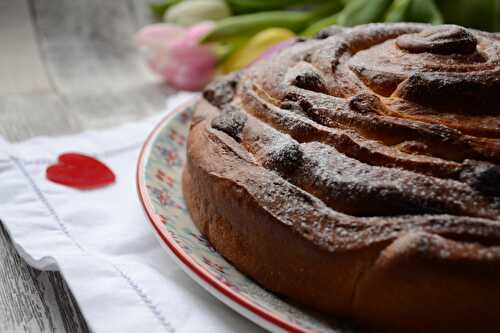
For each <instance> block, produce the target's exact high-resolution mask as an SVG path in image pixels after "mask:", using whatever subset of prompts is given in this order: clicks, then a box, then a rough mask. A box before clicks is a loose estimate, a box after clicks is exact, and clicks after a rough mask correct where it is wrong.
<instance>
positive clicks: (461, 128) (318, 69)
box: [183, 24, 500, 332]
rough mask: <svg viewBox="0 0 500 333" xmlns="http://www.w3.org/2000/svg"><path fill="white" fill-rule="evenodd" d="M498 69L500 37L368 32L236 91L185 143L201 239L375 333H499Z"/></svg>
mask: <svg viewBox="0 0 500 333" xmlns="http://www.w3.org/2000/svg"><path fill="white" fill-rule="evenodd" d="M499 59H500V41H499V39H498V38H497V37H496V36H495V35H493V34H487V33H482V32H478V31H470V30H466V29H464V28H461V27H456V26H439V27H437V28H435V27H430V26H427V25H421V24H373V25H367V26H361V27H356V28H352V29H339V28H330V29H327V30H326V31H323V32H321V33H320V34H319V35H318V37H317V38H316V39H312V40H307V41H302V40H300V41H297V42H296V43H295V44H294V45H293V46H292V47H290V48H289V49H286V50H284V51H283V52H281V53H280V54H278V55H277V56H274V57H273V58H271V59H269V60H267V61H264V62H261V63H259V64H257V65H255V66H253V67H251V68H249V69H247V70H245V71H243V72H241V73H238V74H236V75H233V76H228V77H224V78H223V79H221V80H220V81H218V82H216V83H214V84H213V85H212V86H210V87H209V88H207V89H206V90H205V92H204V97H203V98H201V99H200V100H199V101H198V103H197V104H196V106H195V113H194V118H193V123H192V127H191V131H190V134H189V140H188V148H187V164H186V167H185V169H184V174H183V191H184V196H185V199H186V202H187V205H188V208H189V210H190V213H191V216H192V218H193V220H194V222H195V223H196V225H197V226H198V228H199V229H200V231H201V232H202V233H203V234H205V235H206V236H207V238H208V240H209V241H210V242H211V243H212V245H213V246H214V247H215V248H216V249H217V251H219V252H220V253H221V254H222V255H223V256H224V257H226V258H227V259H228V260H230V261H231V262H232V263H233V264H234V265H235V266H236V267H237V268H238V269H240V270H241V271H242V272H243V273H245V274H248V275H249V276H251V277H252V278H254V279H255V280H256V281H257V282H258V283H260V284H261V285H263V286H264V287H265V288H268V289H270V290H272V291H274V292H276V293H278V294H282V295H285V296H286V297H289V298H291V299H294V300H296V301H299V302H301V303H303V304H306V305H308V306H310V307H313V308H315V309H318V310H320V311H322V312H325V313H327V314H331V315H335V316H343V317H348V318H352V319H354V320H355V321H357V322H359V323H360V324H361V325H362V326H364V327H366V328H369V329H373V330H378V331H384V332H401V331H405V332H423V331H425V332H443V331H453V332H469V331H475V332H498V331H500V321H498V318H500V301H499V300H500V283H498V281H500V246H499V244H500V223H499V222H500V168H499V166H498V164H499V162H500V101H499V98H500V94H499V93H498V92H500V90H499V89H500V60H499ZM495 92H496V93H495Z"/></svg>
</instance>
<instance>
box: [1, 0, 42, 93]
mask: <svg viewBox="0 0 500 333" xmlns="http://www.w3.org/2000/svg"><path fill="white" fill-rule="evenodd" d="M0 32H1V33H0V49H1V50H2V55H1V56H0V96H2V95H5V94H12V93H24V92H28V93H29V92H47V91H50V90H51V86H50V82H49V80H48V78H47V75H46V72H45V68H44V66H43V64H42V61H41V59H40V53H39V52H38V47H37V43H36V38H35V33H34V31H33V25H32V23H31V19H30V13H29V9H28V5H27V3H26V1H24V0H23V1H0Z"/></svg>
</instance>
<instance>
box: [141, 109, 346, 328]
mask: <svg viewBox="0 0 500 333" xmlns="http://www.w3.org/2000/svg"><path fill="white" fill-rule="evenodd" d="M191 112H192V107H191V106H190V105H187V106H184V107H181V108H179V109H177V111H176V112H174V113H171V114H170V115H169V116H167V117H166V118H165V119H163V120H162V121H161V122H160V124H159V125H158V126H157V127H156V128H155V129H154V130H153V132H152V133H151V134H150V136H149V138H148V139H147V141H146V143H145V144H144V147H143V149H142V152H141V154H140V157H139V162H138V167H137V187H138V192H139V197H140V200H141V202H142V204H143V206H144V209H145V211H146V215H147V217H148V219H149V221H150V222H151V225H152V227H153V229H154V231H155V233H156V234H157V236H158V238H159V240H160V242H161V243H162V244H163V245H165V247H166V249H167V250H168V251H169V253H170V254H171V255H172V257H173V258H174V259H175V261H176V262H177V263H178V264H179V265H180V266H181V267H182V268H183V269H184V271H185V272H186V273H187V274H188V275H189V276H190V277H192V278H193V279H194V280H196V281H197V282H198V283H199V284H200V285H202V286H203V287H204V288H206V289H207V290H208V291H209V292H210V293H212V294H213V295H214V296H215V297H217V298H218V299H219V300H221V301H222V302H224V303H225V304H227V305H228V306H230V307H231V308H233V309H234V310H236V311H237V312H239V313H240V314H242V315H243V316H245V317H247V318H248V319H250V320H252V321H254V322H255V323H257V324H258V325H260V326H262V327H264V328H266V329H268V330H271V331H278V332H282V331H289V332H311V331H313V332H336V333H347V332H354V330H352V329H350V328H349V327H348V326H347V325H346V324H344V323H342V322H340V321H338V322H337V321H332V320H328V321H326V320H325V319H324V318H321V317H320V316H319V315H317V314H314V313H312V312H309V311H306V310H304V309H302V308H299V307H297V306H295V305H293V304H290V303H289V302H287V301H285V300H283V299H280V298H279V297H278V296H276V295H274V294H273V293H271V292H269V291H267V290H265V289H262V288H261V287H260V286H259V285H257V284H256V283H255V282H254V281H252V280H251V279H249V278H247V277H246V276H245V275H243V274H242V273H240V272H239V271H238V270H237V269H236V268H235V267H233V266H232V265H231V264H230V263H229V262H227V261H226V260H225V259H224V258H223V257H222V256H221V255H219V254H218V253H217V252H216V251H215V250H214V248H213V247H211V246H210V244H209V243H208V241H207V240H206V239H205V237H204V236H203V235H201V234H200V232H199V231H198V229H197V228H196V226H195V225H194V224H193V222H192V220H191V218H190V216H189V212H188V210H187V209H186V205H185V203H184V200H183V197H182V190H181V173H182V166H183V164H184V160H185V153H186V138H187V134H188V132H189V123H190V120H191Z"/></svg>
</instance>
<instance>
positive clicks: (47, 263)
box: [0, 94, 260, 333]
mask: <svg viewBox="0 0 500 333" xmlns="http://www.w3.org/2000/svg"><path fill="white" fill-rule="evenodd" d="M192 97H193V95H192V94H179V95H177V96H175V97H172V98H170V99H169V100H168V101H167V111H166V112H168V111H171V110H172V109H173V108H175V107H176V106H178V105H179V104H180V103H183V102H185V101H186V100H187V99H189V98H192ZM163 116H165V113H163V114H162V115H159V116H156V117H153V118H149V119H146V120H144V121H140V122H136V123H133V124H127V125H124V126H120V127H118V128H114V129H109V130H104V131H88V132H84V133H81V134H78V135H73V136H64V137H55V138H48V137H39V138H33V139H30V140H28V141H25V142H21V143H16V144H9V143H7V142H5V140H1V138H0V220H1V221H2V223H3V224H4V226H5V227H6V229H7V231H8V233H9V234H10V236H11V238H12V241H13V243H14V245H15V246H16V248H17V250H18V251H19V253H20V254H21V256H22V257H23V258H24V259H25V260H26V261H27V262H28V263H29V264H30V265H32V266H34V267H36V268H38V269H41V270H58V271H60V272H61V273H62V275H63V277H64V278H65V280H66V282H67V283H68V286H69V287H70V289H71V291H72V292H73V294H74V296H75V298H76V300H77V302H78V304H79V306H80V309H81V311H82V313H83V315H84V317H85V318H86V320H87V323H88V325H89V327H90V328H91V330H92V331H93V332H96V333H99V332H106V333H107V332H148V333H153V332H254V331H256V330H260V329H259V328H257V326H255V325H254V324H252V323H251V322H249V321H247V320H246V319H244V318H243V317H241V316H239V315H238V314H237V313H236V312H234V311H232V310H230V309H229V308H227V307H226V306H225V305H223V304H222V303H221V302H219V301H218V300H216V299H215V298H214V297H213V296H211V295H210V294H208V292H206V291H205V290H204V289H202V288H201V287H200V286H198V285H197V284H196V283H195V282H193V281H192V280H191V279H190V278H189V277H188V276H187V275H186V274H185V273H184V272H182V270H181V269H180V268H179V267H178V266H177V265H176V264H175V263H174V262H173V260H172V259H171V258H170V257H169V256H168V254H167V253H166V252H165V251H166V250H165V249H163V248H162V247H161V246H160V244H159V243H158V241H157V239H156V238H155V236H154V234H153V231H152V229H151V227H150V225H149V223H147V222H146V220H145V217H144V214H143V211H142V208H141V206H140V203H139V201H138V198H137V193H136V186H135V168H136V160H137V157H138V154H139V149H140V147H141V145H142V143H143V142H144V140H145V138H146V136H147V135H148V133H149V132H150V131H151V130H152V128H153V126H154V125H155V124H156V123H157V122H158V121H159V120H160V119H161V117H163ZM64 152H80V153H84V154H88V155H92V156H96V157H97V158H98V159H100V160H101V161H103V162H104V163H106V164H107V165H108V166H109V167H110V168H111V169H112V170H113V171H114V173H115V174H116V177H117V180H116V183H115V184H113V185H111V186H108V187H104V188H101V189H98V190H91V191H80V190H76V189H72V188H69V187H65V186H62V185H58V184H55V183H52V182H50V181H47V180H46V178H45V169H46V167H47V166H48V165H49V164H51V163H53V162H55V161H56V160H57V156H58V155H59V154H61V153H64Z"/></svg>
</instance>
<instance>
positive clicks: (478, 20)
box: [436, 0, 499, 31]
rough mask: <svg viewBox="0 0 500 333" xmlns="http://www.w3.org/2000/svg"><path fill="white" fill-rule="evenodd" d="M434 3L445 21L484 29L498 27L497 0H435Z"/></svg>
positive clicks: (490, 29)
mask: <svg viewBox="0 0 500 333" xmlns="http://www.w3.org/2000/svg"><path fill="white" fill-rule="evenodd" d="M436 4H437V6H438V8H439V9H440V11H441V13H442V15H443V17H444V21H445V22H446V23H454V24H458V25H462V26H464V27H469V28H475V29H480V30H486V31H495V29H497V27H498V21H499V18H498V6H499V1H498V0H436Z"/></svg>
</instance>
